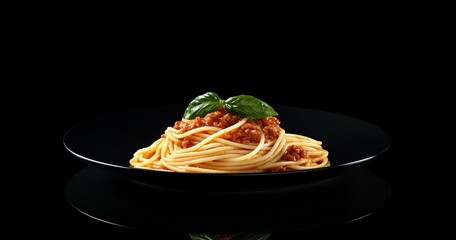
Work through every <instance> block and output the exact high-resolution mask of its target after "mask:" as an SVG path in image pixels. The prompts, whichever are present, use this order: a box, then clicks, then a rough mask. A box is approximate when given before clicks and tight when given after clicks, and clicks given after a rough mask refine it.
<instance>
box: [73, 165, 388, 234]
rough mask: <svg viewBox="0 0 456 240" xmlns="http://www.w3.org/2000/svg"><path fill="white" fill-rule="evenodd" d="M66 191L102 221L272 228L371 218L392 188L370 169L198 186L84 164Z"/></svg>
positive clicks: (166, 227)
mask: <svg viewBox="0 0 456 240" xmlns="http://www.w3.org/2000/svg"><path fill="white" fill-rule="evenodd" d="M65 196H66V199H67V201H68V202H69V203H70V205H71V206H73V207H74V208H76V209H77V210H79V211H80V212H82V213H83V214H84V215H87V216H89V217H91V218H93V219H96V220H97V221H101V222H104V223H108V224H112V225H115V226H125V227H128V228H132V229H137V230H145V231H147V232H149V231H156V232H181V233H186V234H187V236H188V233H195V234H198V233H271V234H272V235H274V232H278V231H296V230H306V229H312V228H316V227H322V226H329V225H335V224H341V223H345V222H350V221H353V220H357V219H361V218H363V217H366V216H368V215H370V214H371V213H373V212H375V211H377V210H378V209H379V208H381V207H382V206H384V205H385V204H386V203H387V202H388V200H389V197H390V188H389V185H388V184H387V183H386V182H385V181H384V180H383V179H382V178H381V177H379V176H378V175H376V174H374V173H373V172H371V171H369V170H367V169H365V168H360V169H356V170H352V171H348V172H346V173H344V174H342V175H339V176H337V177H333V178H330V179H326V180H322V181H317V182H310V183H305V184H295V185H289V186H280V187H271V188H245V189H243V188H239V189H237V190H235V189H231V190H223V189H220V190H216V189H213V190H207V189H205V190H198V189H184V188H181V189H179V188H174V187H166V186H161V185H151V184H139V183H138V182H135V181H132V180H130V179H128V178H124V177H120V176H119V175H115V174H112V173H109V172H105V171H101V170H100V169H98V168H95V167H86V168H84V169H82V170H81V171H79V172H78V173H76V174H75V175H74V176H73V177H72V178H70V179H69V181H68V182H67V184H66V187H65ZM217 206H219V207H217ZM316 206H317V207H316ZM197 236H198V235H194V237H197ZM199 236H201V235H199ZM225 237H232V239H236V238H234V237H240V236H229V235H227V236H225ZM263 237H266V236H263ZM202 239H204V238H202ZM206 239H207V238H206ZM260 239H261V238H260Z"/></svg>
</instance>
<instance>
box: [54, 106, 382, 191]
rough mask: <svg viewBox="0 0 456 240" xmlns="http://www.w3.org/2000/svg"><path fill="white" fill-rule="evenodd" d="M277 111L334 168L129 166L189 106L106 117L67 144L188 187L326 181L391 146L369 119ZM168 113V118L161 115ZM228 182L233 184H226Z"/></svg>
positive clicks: (96, 159) (135, 172)
mask: <svg viewBox="0 0 456 240" xmlns="http://www.w3.org/2000/svg"><path fill="white" fill-rule="evenodd" d="M275 108H276V110H277V111H278V112H279V116H278V117H279V119H280V121H281V126H282V128H284V129H285V131H287V132H289V133H297V134H302V135H305V136H309V137H312V138H315V139H317V140H320V141H322V142H323V147H324V148H325V149H327V150H328V151H329V160H330V162H331V166H330V167H327V168H319V169H310V170H304V171H290V172H279V173H247V174H189V173H172V172H163V171H153V170H144V169H137V168H130V167H129V160H130V159H131V157H132V156H133V153H134V152H135V151H136V150H137V149H139V148H142V147H146V146H149V145H150V144H152V143H153V142H154V141H155V140H156V139H158V138H159V137H160V136H161V134H162V133H163V132H164V130H165V129H166V127H168V126H172V125H173V124H174V122H175V121H176V120H180V119H181V117H182V113H183V111H184V110H185V105H172V104H170V105H159V106H154V107H150V108H138V109H128V110H125V111H117V112H114V113H111V114H106V115H101V116H99V117H96V118H92V119H89V120H87V121H84V122H82V123H80V124H78V125H76V126H74V127H73V128H71V129H70V130H68V131H67V132H66V134H65V136H64V139H63V142H64V145H65V147H66V149H67V150H68V151H69V152H70V153H72V154H73V155H74V156H75V157H76V158H77V159H79V160H82V161H84V162H87V163H89V164H92V165H96V166H98V167H101V168H104V169H106V170H109V171H113V172H116V173H119V174H121V175H125V176H128V177H131V178H133V179H136V180H140V181H143V182H148V183H153V184H158V183H160V184H164V183H166V184H168V185H170V184H171V183H177V184H175V185H177V186H182V185H183V184H187V185H188V187H192V186H200V187H203V186H205V185H208V184H209V185H210V186H209V187H215V186H217V187H231V186H233V183H234V184H235V185H236V186H246V185H248V187H267V186H274V185H276V186H277V185H283V184H284V185H287V184H288V183H289V182H293V183H296V182H299V183H306V182H308V181H316V180H322V179H325V178H330V177H334V176H336V175H338V174H340V173H341V172H344V171H346V170H349V169H350V170H351V169H352V168H356V167H360V166H363V165H365V164H367V163H369V162H371V161H372V160H374V159H376V158H377V157H379V156H380V155H382V154H383V153H384V152H385V151H387V150H388V148H389V147H390V145H391V139H390V136H389V135H388V134H387V133H386V132H385V131H383V129H381V128H380V127H378V126H376V125H374V124H371V123H369V122H367V121H363V120H360V119H356V118H353V117H349V116H345V115H341V114H336V113H331V112H326V111H318V110H313V109H306V108H298V107H286V106H276V107H275ZM163 112H166V113H167V114H165V115H163V114H160V113H163ZM226 182H228V183H229V185H225V184H224V183H226Z"/></svg>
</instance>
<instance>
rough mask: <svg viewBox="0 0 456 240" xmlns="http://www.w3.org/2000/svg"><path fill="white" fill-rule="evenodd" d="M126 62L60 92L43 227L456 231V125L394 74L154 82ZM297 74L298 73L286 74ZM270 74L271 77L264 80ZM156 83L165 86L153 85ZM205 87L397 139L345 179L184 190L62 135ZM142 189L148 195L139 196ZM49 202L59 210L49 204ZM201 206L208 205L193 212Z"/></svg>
mask: <svg viewBox="0 0 456 240" xmlns="http://www.w3.org/2000/svg"><path fill="white" fill-rule="evenodd" d="M111 70H112V69H111ZM339 70H341V69H339ZM119 71H120V72H119V75H120V76H121V77H125V80H124V81H121V82H120V83H107V84H106V85H103V86H95V85H91V84H90V83H87V82H86V81H83V82H79V81H78V80H77V79H78V78H83V77H85V76H82V75H78V74H75V78H74V79H73V80H72V81H71V83H72V84H71V86H72V88H73V90H72V91H71V92H65V93H62V94H61V95H60V99H59V101H62V102H64V103H65V104H64V105H65V106H64V107H62V108H61V109H60V111H59V117H58V119H57V120H56V122H58V123H59V126H60V131H59V132H58V134H57V135H58V136H57V140H58V141H56V143H57V146H56V149H57V153H58V154H59V156H60V157H59V158H58V160H57V162H56V163H55V164H56V165H58V169H59V171H58V173H57V174H55V178H54V179H55V180H53V181H52V186H53V187H55V188H53V189H54V190H53V193H54V195H53V198H52V199H51V201H52V204H49V205H45V206H46V209H42V210H46V211H43V212H47V214H48V218H46V220H43V219H42V218H40V217H39V216H40V215H35V216H34V218H37V219H36V220H37V222H40V221H41V222H43V221H46V223H47V224H45V225H46V226H48V228H44V229H43V228H42V229H41V231H43V232H47V233H49V232H53V231H54V230H55V229H56V228H58V229H59V230H63V232H64V233H65V234H68V235H69V236H75V237H80V238H84V237H92V236H99V237H102V236H108V237H117V238H125V239H190V237H189V233H212V234H216V233H218V232H219V231H223V232H220V233H224V234H228V233H239V232H242V233H244V234H247V233H258V234H271V235H270V236H269V238H268V239H306V238H321V237H323V238H326V237H330V236H337V237H342V238H345V237H349V238H355V239H356V238H359V239H361V238H363V239H365V238H368V237H373V236H375V237H385V238H386V237H392V236H395V235H396V234H401V235H402V234H407V235H408V234H413V235H415V234H432V235H433V236H434V237H440V236H445V235H446V234H448V233H452V229H451V227H452V226H453V225H454V223H455V221H454V218H455V214H456V212H455V207H454V202H456V201H455V198H454V197H453V195H454V193H455V184H454V180H455V177H454V176H455V171H456V169H455V164H454V162H451V161H449V160H450V159H454V156H455V155H454V154H455V153H454V150H455V144H454V140H450V141H445V140H444V139H443V137H444V135H448V134H450V133H451V132H452V128H451V125H450V124H449V121H447V120H442V121H438V122H437V123H436V121H435V115H432V114H426V113H425V111H423V108H422V107H421V106H415V105H414V104H411V103H410V102H408V101H407V99H404V98H405V96H402V95H401V93H400V92H398V91H396V89H395V88H393V87H392V85H391V84H388V85H386V84H384V82H382V80H381V76H380V77H379V76H377V77H375V76H373V77H372V78H375V79H374V81H368V80H367V79H366V80H365V81H361V82H360V83H358V82H356V81H335V82H332V81H329V80H328V79H326V78H325V76H317V77H311V78H307V77H306V75H305V74H302V75H297V76H296V75H295V76H289V75H287V74H284V75H283V76H282V77H280V76H281V74H279V73H278V72H273V74H272V75H269V76H268V75H267V74H262V75H260V76H255V74H254V72H252V71H251V72H250V74H249V75H248V76H243V77H240V76H238V75H230V74H226V75H223V74H222V76H217V75H214V76H207V75H203V76H198V75H192V77H189V80H188V81H187V83H186V84H179V83H177V82H176V80H177V79H181V78H183V77H184V76H185V74H182V73H181V74H179V75H178V76H173V75H170V76H165V77H154V76H153V74H151V75H150V76H147V77H146V81H154V83H152V84H151V86H150V87H149V86H142V85H139V84H140V83H139V81H130V79H128V78H139V77H140V76H137V75H135V74H132V75H128V74H127V73H126V72H123V71H121V70H119ZM97 72H98V73H100V71H97ZM342 73H343V72H342ZM345 74H347V73H345ZM190 75H191V73H190ZM331 76H333V75H331ZM293 78H294V80H295V81H296V82H291V81H289V80H290V79H293ZM359 78H361V76H357V79H358V80H359ZM199 79H202V80H204V81H202V80H201V81H199ZM264 79H267V80H272V82H271V83H266V82H263V80H264ZM158 82H161V83H162V84H163V85H164V86H166V87H160V86H158V85H157V86H155V83H157V84H158ZM207 91H213V92H217V93H218V94H219V95H220V96H221V97H222V98H227V97H230V96H233V95H238V94H249V95H253V96H256V97H258V98H260V99H262V100H264V101H266V102H268V103H269V104H271V105H274V104H277V105H287V106H295V107H302V108H311V109H317V110H324V111H329V112H335V113H339V114H343V115H347V116H351V117H354V118H358V119H362V120H365V121H367V122H369V123H372V124H375V125H376V126H378V127H380V128H381V129H383V130H384V131H385V132H386V133H387V134H389V135H390V136H391V140H392V144H391V146H390V148H389V149H388V150H387V151H386V152H385V153H384V154H383V155H381V156H380V157H379V158H378V159H376V160H375V161H372V162H370V163H369V164H367V165H366V166H363V167H362V168H360V169H358V170H357V171H355V172H351V173H349V174H348V175H346V176H343V177H340V178H339V179H336V180H333V181H329V182H318V183H315V184H313V185H301V186H295V187H294V188H284V189H266V190H264V191H259V192H256V193H252V192H250V193H249V192H234V193H233V192H228V193H227V192H222V193H220V192H217V190H214V191H209V192H198V191H196V192H185V191H184V192H183V190H182V189H180V190H173V189H169V188H165V189H163V188H154V187H153V186H152V187H151V186H143V185H135V184H136V183H132V182H129V181H125V180H122V179H119V178H117V177H116V176H112V175H110V174H109V173H106V172H103V171H100V170H99V169H95V168H93V167H89V165H88V164H87V163H85V162H82V161H79V160H78V159H76V158H74V157H73V156H72V155H71V154H69V153H68V151H67V150H66V149H65V148H64V146H63V144H62V138H63V135H64V133H65V132H66V131H67V130H68V129H70V128H71V127H72V126H74V125H76V124H78V123H79V122H81V121H84V120H86V119H89V118H92V117H95V116H99V115H102V114H107V113H110V112H113V111H117V110H124V109H130V108H137V107H147V106H151V105H160V104H168V103H184V104H185V103H187V102H189V101H191V100H192V99H193V98H194V97H195V96H197V95H199V94H202V93H205V92H207ZM415 103H416V104H421V103H423V102H421V101H420V102H415ZM163 114H166V113H163ZM431 121H432V123H431ZM426 124H432V125H433V127H430V126H428V125H426ZM450 139H451V138H450ZM451 145H452V146H451ZM103 186H106V188H104V187H103ZM68 191H69V192H68ZM138 191H139V192H141V191H143V192H147V193H148V194H147V195H146V196H142V195H137V194H138ZM81 196H83V197H81ZM94 196H96V197H94ZM110 198H111V199H110ZM287 199H289V200H287ZM142 201H148V203H145V202H142ZM255 202H260V203H259V204H255ZM180 204H188V205H189V206H191V207H190V209H187V210H188V214H186V209H185V208H184V207H176V208H173V206H179V205H180ZM75 205H76V206H75ZM125 205H128V206H131V208H132V210H129V208H128V207H125ZM147 206H149V207H151V208H156V211H151V210H149V211H148V212H147V214H145V215H142V217H144V216H147V218H148V219H135V216H136V215H135V214H131V211H133V209H134V211H138V209H140V208H147ZM223 206H225V207H223ZM236 206H239V207H236ZM37 207H39V206H37ZM218 207H220V209H218V210H217V208H218ZM49 208H52V211H47V210H48V209H49ZM78 208H80V209H78ZM81 208H82V210H83V211H82V212H81V211H80V210H81ZM110 208H115V209H112V211H110V210H109V209H110ZM166 208H171V209H169V210H167V209H166ZM198 208H201V211H197V210H195V209H198ZM207 208H213V209H212V210H211V209H207ZM84 209H85V210H87V209H88V211H89V212H88V213H87V212H84ZM94 209H95V210H94ZM91 211H92V212H91ZM154 213H156V215H154ZM320 213H321V214H320ZM91 214H94V215H95V216H90V215H91ZM175 216H179V217H175ZM122 217H123V218H122ZM106 218H107V219H108V220H106ZM150 218H153V219H150ZM113 219H114V220H113ZM141 220H143V221H141ZM112 221H114V222H116V223H115V224H113V223H112ZM118 223H120V225H131V226H119V225H118ZM145 223H150V224H149V225H147V224H145ZM173 226H175V227H173ZM176 229H178V230H176ZM202 231H205V232H202Z"/></svg>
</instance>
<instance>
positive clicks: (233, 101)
mask: <svg viewBox="0 0 456 240" xmlns="http://www.w3.org/2000/svg"><path fill="white" fill-rule="evenodd" d="M220 106H225V109H226V110H227V111H228V112H229V113H232V114H234V115H237V116H241V117H245V118H250V119H259V118H264V117H269V116H277V115H278V113H277V112H276V111H275V110H274V109H273V108H272V107H271V106H270V105H269V104H267V103H266V102H263V101H262V100H260V99H258V98H256V97H253V96H250V95H238V96H234V97H230V98H228V99H227V100H226V101H225V100H223V99H221V98H220V97H219V96H218V95H217V94H216V93H214V92H207V93H205V94H202V95H200V96H198V97H196V98H195V99H193V101H191V102H190V104H189V105H188V107H187V109H186V110H185V112H184V119H194V118H196V117H203V116H205V115H206V114H208V113H210V112H214V111H216V110H217V109H218V108H219V107H220Z"/></svg>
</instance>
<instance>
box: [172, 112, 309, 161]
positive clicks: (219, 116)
mask: <svg viewBox="0 0 456 240" xmlns="http://www.w3.org/2000/svg"><path fill="white" fill-rule="evenodd" d="M241 119H242V117H239V116H235V115H233V114H231V113H229V112H227V111H226V109H225V108H224V107H221V108H219V109H218V110H217V111H215V112H212V113H209V114H207V115H206V116H205V117H196V118H195V119H193V120H192V121H176V122H175V123H174V126H173V127H174V129H177V130H179V133H185V132H187V131H190V130H192V129H195V128H199V127H204V126H211V127H219V128H227V127H230V126H232V125H234V124H236V123H238V122H239V121H240V120H241ZM260 129H261V130H260ZM261 131H263V133H264V135H265V138H266V140H265V141H266V142H269V141H273V140H275V139H277V138H278V136H279V134H280V131H281V127H280V121H279V119H277V118H276V117H265V118H261V119H254V120H253V123H250V122H248V123H245V124H244V125H242V126H241V127H239V128H237V129H235V130H233V131H231V132H229V133H227V134H225V135H223V136H222V138H224V139H227V140H230V141H233V142H238V143H243V144H245V143H258V142H260V140H261ZM194 145H195V144H194V142H193V141H192V140H191V139H190V138H184V140H183V141H182V146H181V147H182V148H189V147H191V146H194ZM305 155H306V153H305V150H304V149H303V148H301V147H299V146H294V145H292V146H289V147H288V149H287V151H286V152H285V154H284V155H283V156H282V159H283V160H286V161H296V160H298V159H300V158H303V157H305Z"/></svg>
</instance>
